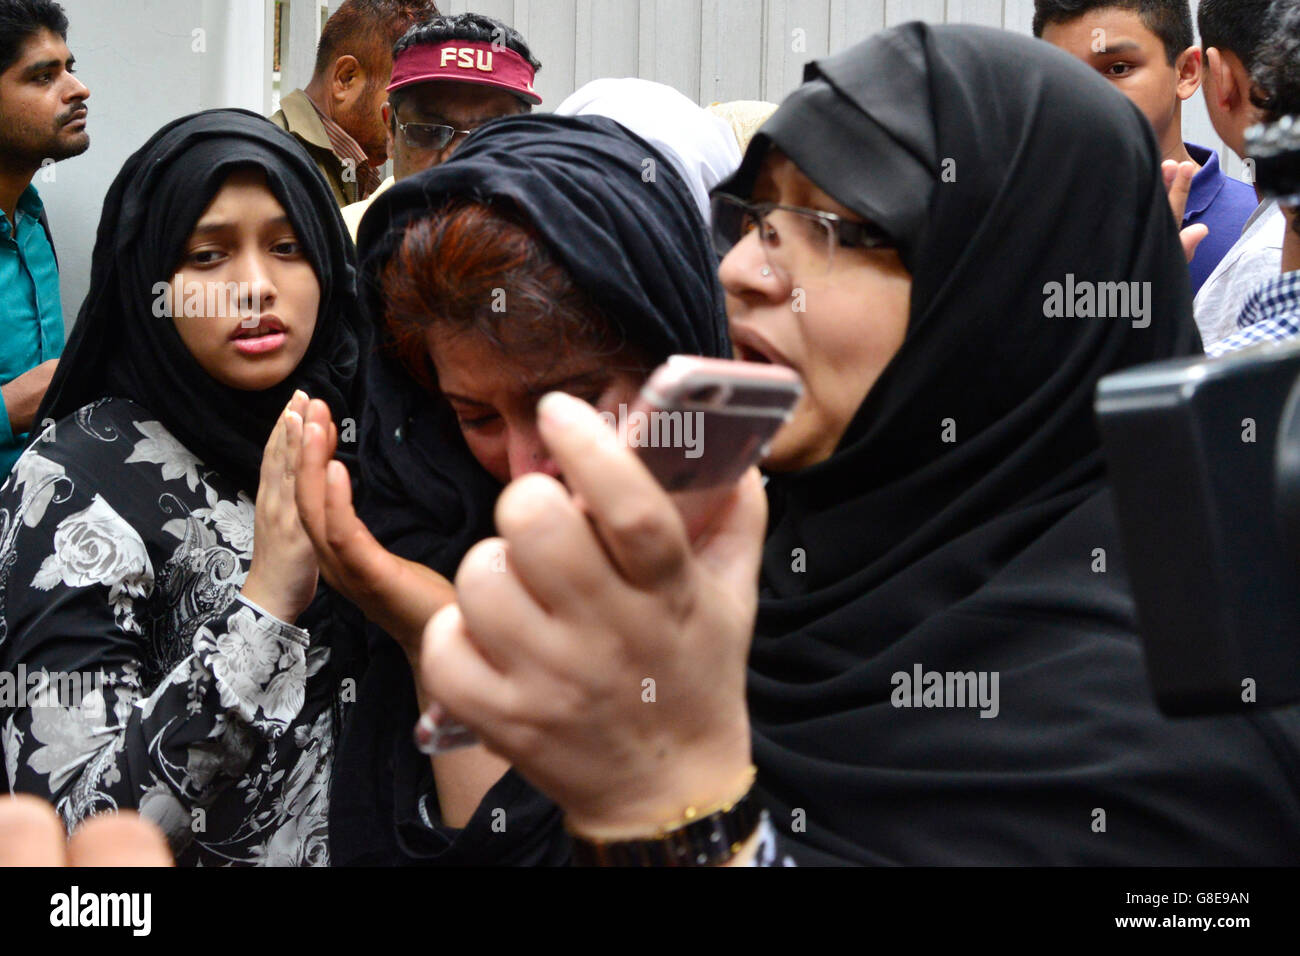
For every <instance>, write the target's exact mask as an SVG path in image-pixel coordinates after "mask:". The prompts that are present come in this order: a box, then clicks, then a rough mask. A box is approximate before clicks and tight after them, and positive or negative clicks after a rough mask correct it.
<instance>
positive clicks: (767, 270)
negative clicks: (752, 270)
mask: <svg viewBox="0 0 1300 956" xmlns="http://www.w3.org/2000/svg"><path fill="white" fill-rule="evenodd" d="M758 274H759V275H761V276H762V277H763V278H765V279H766V278H767V277H768V276H770V275H771V274H772V267H771V266H763V268H761V269H759V270H758Z"/></svg>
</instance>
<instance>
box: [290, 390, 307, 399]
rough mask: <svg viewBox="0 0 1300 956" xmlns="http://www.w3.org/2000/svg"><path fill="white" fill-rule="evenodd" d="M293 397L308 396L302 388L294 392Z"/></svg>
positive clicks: (301, 397) (302, 397)
mask: <svg viewBox="0 0 1300 956" xmlns="http://www.w3.org/2000/svg"><path fill="white" fill-rule="evenodd" d="M293 397H294V398H295V399H304V398H306V397H307V393H306V392H304V391H303V390H302V389H298V390H297V391H296V392H294V393H293Z"/></svg>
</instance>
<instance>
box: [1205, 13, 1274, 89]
mask: <svg viewBox="0 0 1300 956" xmlns="http://www.w3.org/2000/svg"><path fill="white" fill-rule="evenodd" d="M1270 3H1271V0H1201V3H1200V6H1198V7H1197V8H1196V29H1197V30H1199V31H1200V33H1201V46H1202V47H1203V48H1205V49H1209V48H1210V47H1212V46H1213V47H1218V48H1219V49H1220V50H1227V51H1228V52H1229V53H1234V54H1236V56H1237V59H1238V60H1240V61H1241V65H1242V66H1243V67H1245V68H1246V71H1247V72H1250V71H1251V70H1253V69H1254V67H1255V58H1256V57H1257V56H1258V55H1259V48H1260V46H1261V45H1263V43H1264V41H1265V40H1266V39H1267V38H1268V35H1269V28H1268V26H1269V5H1270Z"/></svg>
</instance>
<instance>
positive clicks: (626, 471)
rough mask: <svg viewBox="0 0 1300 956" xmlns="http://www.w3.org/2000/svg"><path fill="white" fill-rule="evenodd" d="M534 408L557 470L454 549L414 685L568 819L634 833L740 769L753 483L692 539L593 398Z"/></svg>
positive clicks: (507, 502) (738, 778) (753, 594)
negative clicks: (489, 531) (484, 536)
mask: <svg viewBox="0 0 1300 956" xmlns="http://www.w3.org/2000/svg"><path fill="white" fill-rule="evenodd" d="M538 411H539V414H538V423H539V428H540V430H541V433H542V437H543V439H544V440H545V441H546V443H547V446H548V447H549V449H550V451H551V453H552V454H553V455H554V456H555V460H556V461H557V462H558V463H559V465H560V468H561V469H562V471H563V475H564V480H565V482H566V483H567V485H568V488H567V489H566V487H565V485H562V484H561V483H560V482H558V481H556V480H554V479H552V478H550V477H547V476H544V475H540V474H531V475H527V476H525V477H522V478H520V479H519V480H517V481H515V482H513V483H512V484H511V485H509V486H508V487H507V488H506V490H505V491H504V492H503V493H502V495H501V498H500V500H499V501H498V503H497V509H496V521H497V528H498V530H499V531H500V533H501V537H500V538H492V539H489V540H487V541H483V542H480V543H479V544H478V545H476V546H475V547H474V548H473V549H472V550H471V551H470V552H469V554H468V555H466V557H465V560H464V561H463V562H462V564H461V566H460V570H459V572H458V573H457V576H456V597H457V603H456V604H454V605H452V606H450V607H448V608H446V609H444V610H443V611H441V612H440V613H439V614H438V615H437V616H436V617H435V618H434V619H433V621H431V622H430V624H429V627H428V629H427V630H426V633H425V641H424V653H423V658H422V661H421V667H422V672H421V673H422V678H423V681H424V690H425V692H426V694H427V696H428V697H430V698H432V699H433V700H435V701H437V702H438V706H439V707H440V708H441V709H442V710H443V711H444V712H446V713H449V714H451V715H453V716H455V717H456V718H459V719H460V720H462V721H464V722H465V723H467V724H468V725H469V726H470V727H472V728H473V729H474V730H475V731H477V732H478V733H479V735H480V737H481V739H482V740H483V741H484V742H485V743H487V745H488V746H489V748H490V749H492V750H494V751H496V752H497V753H499V754H501V755H502V756H504V757H505V758H507V759H508V760H509V761H510V762H511V763H512V764H514V765H515V766H516V768H517V769H519V770H520V771H521V772H522V773H523V774H524V775H525V776H526V777H527V778H529V779H530V780H531V781H532V782H533V783H534V784H535V785H536V786H537V787H538V788H539V789H541V790H542V791H543V792H545V793H547V794H548V795H549V796H550V797H551V798H552V799H554V800H555V801H556V802H557V803H558V804H559V805H560V806H561V807H562V808H563V809H564V811H565V812H566V814H567V815H568V818H569V823H570V826H572V827H573V828H574V829H576V830H577V831H578V832H580V833H582V834H583V835H585V836H589V837H594V838H606V839H613V838H618V837H621V836H631V835H643V834H645V833H646V832H647V831H651V830H653V829H654V828H655V827H657V826H659V825H664V824H668V823H670V822H673V821H676V820H678V819H679V818H680V817H681V815H682V812H683V811H684V809H685V808H686V807H688V806H703V805H706V804H713V803H720V802H723V801H727V800H729V799H733V798H735V797H738V796H740V795H741V794H742V793H743V792H744V791H745V789H746V787H747V785H748V782H749V769H750V736H749V718H748V713H747V710H746V702H745V664H746V657H747V655H748V650H749V644H750V639H751V637H752V629H753V625H754V617H755V612H756V607H757V584H758V562H759V556H760V553H761V550H762V541H763V533H764V527H765V522H766V515H767V511H766V499H765V496H764V494H763V489H762V485H761V483H760V481H759V477H758V472H757V470H756V469H751V470H750V471H749V473H748V474H746V475H745V477H744V478H743V479H742V481H741V482H740V483H739V484H738V486H737V488H736V490H735V492H734V494H733V496H732V498H731V499H730V501H729V502H728V504H727V505H725V506H724V509H723V513H722V514H720V515H719V518H718V523H717V524H716V525H715V526H714V528H713V530H712V531H711V532H710V533H709V534H708V535H706V536H705V537H704V538H702V539H700V540H699V541H697V542H696V543H695V545H694V548H693V549H692V546H691V545H690V544H689V543H688V541H687V535H686V530H685V528H684V526H683V524H682V520H681V518H680V516H679V515H678V513H677V511H676V509H675V508H674V506H673V504H672V502H671V501H670V500H669V497H668V495H667V494H666V493H665V492H664V491H663V490H662V489H661V488H660V487H659V485H658V484H657V483H656V482H655V480H654V478H653V477H652V476H651V475H650V473H649V472H648V471H647V470H646V468H645V467H644V466H643V465H642V464H641V462H640V461H638V460H637V458H636V457H635V456H634V455H633V453H632V452H631V451H629V450H628V449H627V448H626V447H624V446H622V445H621V444H620V443H619V442H618V440H617V438H616V436H615V434H614V432H613V431H612V430H611V429H610V428H609V427H608V425H606V424H605V423H604V422H603V421H601V419H600V418H599V417H598V416H597V414H596V413H595V411H594V410H593V409H592V408H591V407H590V406H588V405H587V404H586V403H584V402H581V401H580V400H578V399H575V398H572V397H570V396H567V395H561V394H552V395H548V396H547V397H546V399H544V400H543V402H542V403H541V405H540V406H539V410H538ZM580 502H581V503H580Z"/></svg>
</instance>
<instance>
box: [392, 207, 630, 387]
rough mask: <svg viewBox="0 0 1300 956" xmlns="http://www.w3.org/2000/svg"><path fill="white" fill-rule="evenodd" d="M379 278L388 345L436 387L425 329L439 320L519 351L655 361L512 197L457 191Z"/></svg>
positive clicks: (416, 227)
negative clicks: (501, 201)
mask: <svg viewBox="0 0 1300 956" xmlns="http://www.w3.org/2000/svg"><path fill="white" fill-rule="evenodd" d="M380 283H381V286H382V289H383V295H384V302H385V310H384V321H385V326H386V329H387V332H388V341H389V346H388V347H389V348H390V349H391V351H392V353H393V354H394V355H395V356H396V358H397V359H398V361H399V362H401V364H402V367H403V368H405V369H406V371H407V373H408V374H410V375H411V377H412V378H413V379H415V381H417V382H418V383H420V384H421V385H422V386H424V387H425V388H426V389H428V390H429V391H431V392H434V393H436V392H437V391H438V387H437V378H436V376H435V374H434V370H433V362H432V360H431V359H430V358H429V353H428V346H427V340H426V333H427V332H428V330H429V328H430V327H431V326H432V325H434V324H435V323H446V324H448V325H449V326H450V327H451V328H452V329H454V330H456V331H462V332H474V333H477V334H480V335H482V336H484V337H485V338H486V339H487V340H488V341H489V342H491V343H492V345H493V346H494V347H495V348H497V349H499V350H500V351H501V352H503V353H505V354H506V355H510V356H519V355H524V354H536V355H538V356H542V357H543V358H544V357H545V356H548V355H552V356H557V357H558V356H559V355H562V354H566V353H568V352H570V351H572V350H575V349H582V350H586V351H590V352H594V353H595V354H598V355H607V356H611V357H613V356H619V357H621V359H622V360H623V362H624V363H625V364H629V365H631V367H632V368H634V369H636V370H640V371H643V372H648V371H649V370H650V368H651V366H652V364H653V363H652V362H651V361H650V360H649V359H648V358H646V357H644V356H642V355H641V354H640V353H639V351H638V350H636V349H632V348H629V347H628V345H627V343H626V341H625V339H624V337H623V335H622V333H621V330H619V329H618V328H617V327H615V325H614V324H613V323H612V322H610V321H609V320H608V319H607V318H606V317H605V316H604V315H603V314H602V313H601V311H600V310H599V309H598V308H596V306H595V305H594V304H593V303H592V302H591V300H590V299H589V298H588V297H587V295H586V294H585V293H584V292H583V291H582V290H581V289H579V288H578V287H577V286H576V285H575V284H574V282H573V278H572V276H570V275H569V272H568V270H567V269H565V268H564V266H563V265H561V264H560V262H559V261H557V259H556V258H555V256H554V255H553V254H552V253H551V251H550V249H549V248H547V246H546V244H545V242H544V241H543V240H542V239H541V237H540V236H539V235H538V234H537V231H536V230H535V229H534V228H533V227H532V226H531V225H529V224H528V223H527V222H526V221H524V220H523V219H522V218H521V217H520V216H519V215H518V213H516V212H515V211H514V210H513V209H512V208H509V207H505V206H501V205H487V204H485V203H481V202H475V201H471V200H468V199H454V200H451V201H450V202H448V203H447V204H446V205H445V206H443V207H442V208H441V209H438V210H436V211H434V212H431V213H430V214H429V215H427V216H425V217H424V218H421V219H417V220H414V221H412V222H411V223H409V224H408V225H407V227H406V234H405V235H404V236H403V238H402V240H401V243H400V244H399V245H398V247H397V249H396V250H395V251H394V253H393V256H392V258H390V259H389V261H388V263H387V264H386V265H385V266H384V269H383V272H382V273H381V275H380Z"/></svg>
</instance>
